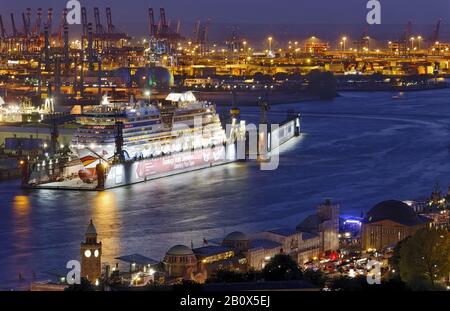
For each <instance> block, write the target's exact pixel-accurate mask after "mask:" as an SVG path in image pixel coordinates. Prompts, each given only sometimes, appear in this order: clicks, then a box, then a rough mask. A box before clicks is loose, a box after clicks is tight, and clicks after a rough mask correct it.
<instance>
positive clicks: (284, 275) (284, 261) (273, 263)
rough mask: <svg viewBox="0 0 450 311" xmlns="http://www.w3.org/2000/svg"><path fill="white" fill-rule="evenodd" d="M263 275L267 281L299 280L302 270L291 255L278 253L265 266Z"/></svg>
mask: <svg viewBox="0 0 450 311" xmlns="http://www.w3.org/2000/svg"><path fill="white" fill-rule="evenodd" d="M263 275H264V279H265V280H266V281H284V280H298V279H300V278H301V276H302V272H301V270H300V268H299V267H298V265H297V263H296V262H295V261H294V260H293V259H292V258H291V257H290V256H289V255H284V254H278V255H276V256H275V257H273V258H272V259H271V260H270V261H269V263H268V264H267V265H266V266H265V267H264V269H263Z"/></svg>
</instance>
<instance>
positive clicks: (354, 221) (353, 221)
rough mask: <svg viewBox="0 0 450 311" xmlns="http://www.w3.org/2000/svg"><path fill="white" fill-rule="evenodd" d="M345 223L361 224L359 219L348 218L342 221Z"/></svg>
mask: <svg viewBox="0 0 450 311" xmlns="http://www.w3.org/2000/svg"><path fill="white" fill-rule="evenodd" d="M347 223H349V224H357V225H360V226H361V221H359V220H353V219H348V220H345V221H344V224H347Z"/></svg>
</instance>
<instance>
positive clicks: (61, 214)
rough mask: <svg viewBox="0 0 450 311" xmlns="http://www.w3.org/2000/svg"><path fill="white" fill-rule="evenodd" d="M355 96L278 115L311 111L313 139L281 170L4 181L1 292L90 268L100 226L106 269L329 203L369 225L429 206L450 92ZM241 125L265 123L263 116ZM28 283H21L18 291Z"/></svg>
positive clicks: (279, 222) (306, 121)
mask: <svg viewBox="0 0 450 311" xmlns="http://www.w3.org/2000/svg"><path fill="white" fill-rule="evenodd" d="M393 95H395V94H392V93H344V94H342V96H341V97H338V98H336V99H335V100H333V101H323V102H322V101H314V102H304V103H299V104H289V105H273V106H272V107H271V110H270V111H269V113H268V118H269V121H270V120H276V119H283V118H285V116H286V112H287V110H288V109H292V110H295V111H299V112H301V113H302V124H301V129H302V135H301V137H299V138H295V139H293V140H292V141H290V142H288V143H287V144H285V145H283V146H282V147H281V154H280V159H279V160H280V163H279V167H278V169H276V170H273V171H262V170H260V167H259V165H258V163H256V162H245V163H243V162H240V163H233V164H228V165H224V166H219V167H214V168H211V169H207V170H201V171H195V172H191V173H186V174H182V175H176V176H171V177H167V178H162V179H158V180H153V181H150V182H146V183H142V184H136V185H132V186H127V187H123V188H118V189H113V190H108V191H104V192H98V193H94V192H81V191H80V192H75V191H53V190H38V191H29V190H21V189H20V188H19V182H18V181H9V182H2V183H0V288H1V289H9V288H17V287H24V286H26V285H27V284H29V282H30V281H31V280H33V278H34V277H36V278H37V279H42V278H45V274H44V272H45V271H48V270H64V269H65V265H66V262H67V261H69V260H71V259H79V256H80V254H79V247H80V242H81V241H82V239H83V235H84V231H85V229H86V226H87V225H88V223H89V220H90V219H93V221H94V223H95V225H96V227H97V231H98V233H99V239H100V240H101V241H102V243H103V258H102V259H103V261H104V262H109V263H110V264H115V262H116V261H115V260H114V258H115V257H117V256H121V255H127V254H132V253H140V254H143V255H146V256H148V257H152V258H154V259H158V260H160V259H162V258H163V256H164V253H165V252H166V250H167V249H168V248H169V247H171V246H173V245H174V244H185V245H188V246H190V245H191V242H192V243H193V245H194V246H195V247H198V246H201V245H202V241H203V238H206V239H209V238H217V237H222V236H223V235H224V234H225V233H229V232H231V231H233V230H240V231H243V232H246V233H251V232H255V231H258V230H265V229H273V228H277V227H295V225H296V224H297V223H298V222H299V221H300V220H301V219H302V217H304V216H305V215H307V214H309V213H313V212H314V211H315V207H316V205H317V204H318V203H320V202H321V201H322V200H323V199H324V198H331V199H332V200H333V201H337V202H339V203H340V205H341V212H342V213H344V214H352V215H357V216H359V215H360V214H361V213H363V212H365V211H367V210H368V209H369V208H371V207H372V206H373V205H374V204H376V203H378V202H379V201H382V200H387V199H400V200H406V199H423V198H426V197H427V196H429V194H430V193H431V191H432V190H433V188H434V185H435V184H436V182H439V184H440V186H441V188H442V190H443V191H446V190H447V185H448V184H449V183H450V178H449V172H450V161H449V160H450V153H449V143H450V139H449V134H450V90H435V91H426V92H416V93H405V94H403V95H400V96H398V97H393ZM241 113H242V117H243V118H244V119H247V120H257V119H258V113H259V110H258V108H252V107H244V108H242V109H241ZM19 274H20V275H21V276H22V280H21V281H19Z"/></svg>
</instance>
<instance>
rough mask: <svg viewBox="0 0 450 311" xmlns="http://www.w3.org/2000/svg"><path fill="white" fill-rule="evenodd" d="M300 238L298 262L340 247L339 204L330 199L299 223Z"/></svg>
mask: <svg viewBox="0 0 450 311" xmlns="http://www.w3.org/2000/svg"><path fill="white" fill-rule="evenodd" d="M297 231H298V232H299V233H300V234H301V238H300V239H299V249H298V262H299V263H304V262H306V261H309V260H311V259H313V258H315V257H317V258H319V257H322V256H325V255H326V254H328V253H331V252H333V251H337V250H338V249H339V205H338V204H332V203H331V201H330V200H328V199H327V200H325V202H324V203H323V204H321V205H319V206H318V207H317V213H316V214H314V215H310V216H308V217H306V218H305V219H304V220H303V221H302V222H300V224H298V225H297Z"/></svg>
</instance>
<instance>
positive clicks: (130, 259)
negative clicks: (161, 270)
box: [114, 254, 159, 266]
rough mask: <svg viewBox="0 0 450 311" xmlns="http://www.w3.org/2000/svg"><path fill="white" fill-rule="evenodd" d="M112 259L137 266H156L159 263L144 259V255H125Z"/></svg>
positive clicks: (148, 258) (151, 259)
mask: <svg viewBox="0 0 450 311" xmlns="http://www.w3.org/2000/svg"><path fill="white" fill-rule="evenodd" d="M114 259H117V260H120V261H123V262H127V263H135V264H138V265H145V266H146V265H156V264H158V263H159V261H157V260H155V259H153V258H150V257H146V256H144V255H141V254H132V255H126V256H120V257H116V258H114Z"/></svg>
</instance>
